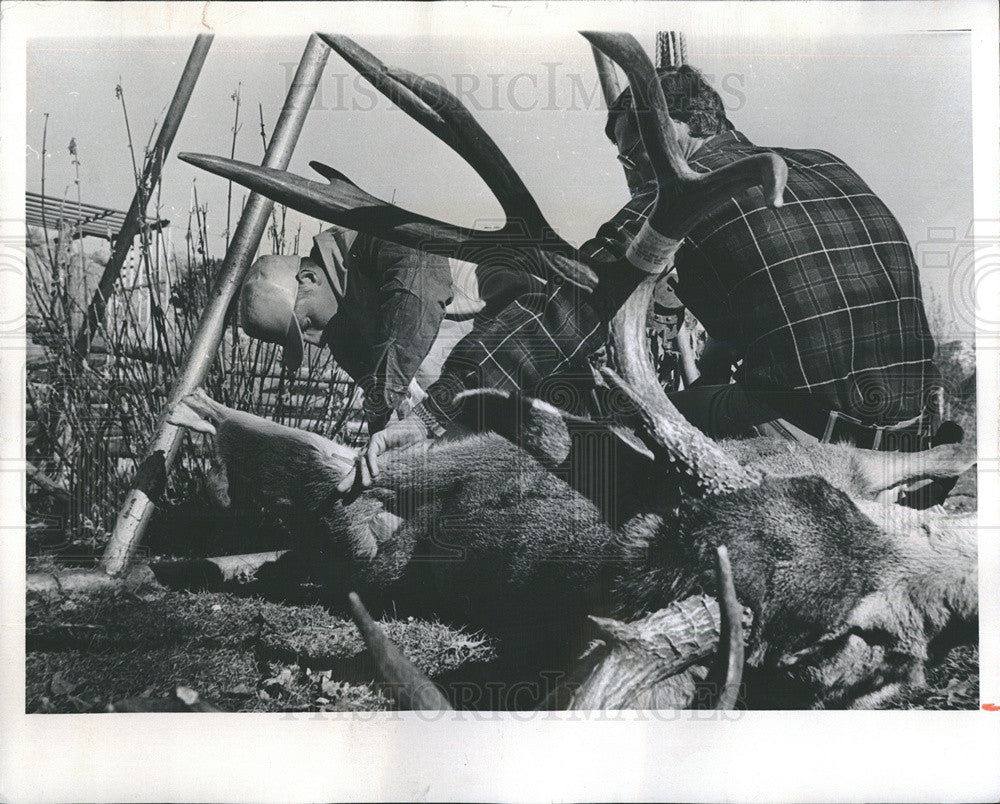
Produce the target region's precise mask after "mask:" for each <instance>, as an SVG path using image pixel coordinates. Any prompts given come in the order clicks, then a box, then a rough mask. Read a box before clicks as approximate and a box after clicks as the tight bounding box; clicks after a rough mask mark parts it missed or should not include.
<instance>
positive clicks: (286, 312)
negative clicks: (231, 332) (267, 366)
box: [239, 255, 303, 371]
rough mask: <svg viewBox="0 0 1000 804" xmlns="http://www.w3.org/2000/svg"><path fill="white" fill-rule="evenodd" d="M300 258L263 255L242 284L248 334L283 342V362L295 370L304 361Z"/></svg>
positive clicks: (242, 313) (243, 322)
mask: <svg viewBox="0 0 1000 804" xmlns="http://www.w3.org/2000/svg"><path fill="white" fill-rule="evenodd" d="M298 272H299V258H298V257H296V256H292V255H272V256H267V257H261V258H260V259H258V260H257V261H256V262H255V263H254V264H253V265H251V266H250V270H249V271H248V272H247V277H246V279H244V280H243V287H242V288H240V304H239V321H240V326H241V327H242V328H243V331H244V332H246V334H247V335H250V336H251V337H254V338H260V339H261V340H262V341H267V342H269V343H277V344H279V345H280V346H281V362H282V363H283V364H284V365H285V366H287V367H288V368H290V369H292V370H293V371H294V370H295V369H297V368H298V367H299V366H300V365H302V349H303V347H302V330H301V329H300V328H299V321H298V319H297V318H296V317H295V297H296V295H297V294H298V290H299V283H298V280H297V279H296V275H297V274H298Z"/></svg>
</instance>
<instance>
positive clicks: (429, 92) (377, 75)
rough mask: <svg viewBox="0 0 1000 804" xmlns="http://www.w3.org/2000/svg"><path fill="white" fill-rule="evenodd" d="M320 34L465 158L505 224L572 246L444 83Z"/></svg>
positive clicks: (545, 242) (546, 244)
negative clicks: (389, 64)
mask: <svg viewBox="0 0 1000 804" xmlns="http://www.w3.org/2000/svg"><path fill="white" fill-rule="evenodd" d="M319 36H320V38H321V39H323V41H324V42H326V43H327V44H328V45H330V47H331V48H333V50H335V51H336V52H337V53H339V54H340V55H341V56H343V58H344V59H345V60H346V61H347V62H348V63H349V64H350V65H351V66H352V67H354V69H356V70H357V71H358V73H359V74H360V75H361V76H362V77H363V78H364V79H365V80H367V81H368V82H369V83H370V84H371V85H372V86H373V87H375V89H377V90H378V91H379V92H381V93H382V94H383V95H384V96H385V97H387V98H388V99H389V100H390V101H392V102H393V103H394V104H396V105H397V106H398V107H399V108H400V109H402V110H403V111H404V112H406V113H407V114H408V115H409V116H410V117H412V118H413V119H414V120H416V121H417V122H418V123H420V125H422V126H423V127H424V128H426V129H427V130H428V131H430V132H431V133H432V134H433V135H434V136H435V137H437V138H438V139H440V140H441V141H442V142H444V143H445V144H446V145H447V146H448V147H449V148H451V149H452V150H453V151H455V153H457V154H458V155H459V156H461V157H462V159H464V160H465V161H466V162H468V164H469V165H470V166H471V167H472V168H473V169H474V170H475V171H476V173H478V174H479V176H480V177H481V178H482V179H483V181H485V182H486V185H487V186H488V187H489V188H490V190H491V191H492V192H493V194H494V195H495V196H496V198H497V200H498V201H499V202H500V206H501V207H502V208H503V211H504V213H505V215H506V216H507V223H506V225H505V226H504V227H503V230H507V229H512V230H516V231H517V233H518V234H522V233H523V234H525V235H527V236H529V237H532V238H534V237H540V238H541V240H540V242H539V245H540V246H542V247H543V248H546V249H548V250H556V251H561V252H567V251H572V247H571V246H570V245H569V244H568V243H566V242H565V241H564V240H562V239H561V238H558V237H556V236H555V235H554V233H553V232H552V227H551V226H549V224H548V222H547V221H546V220H545V216H544V215H543V214H542V211H541V209H540V208H539V206H538V204H537V202H536V201H535V199H534V197H533V196H532V195H531V193H530V192H529V191H528V188H527V187H526V186H525V184H524V181H523V180H522V179H521V177H520V176H519V175H518V173H517V171H516V170H514V167H513V165H511V164H510V161H509V160H508V159H507V157H506V156H505V155H504V153H503V151H501V150H500V148H499V147H498V146H497V144H496V143H495V142H494V141H493V139H492V138H491V137H490V136H489V134H487V133H486V131H484V130H483V127H482V126H481V125H480V124H479V123H478V122H477V120H476V119H475V117H473V116H472V114H471V113H470V112H469V110H468V109H467V108H466V107H465V106H464V105H463V104H462V102H461V101H460V100H459V99H458V98H457V97H456V96H455V95H453V94H452V93H451V92H449V91H448V89H447V88H445V87H444V86H442V85H441V84H438V83H437V82H434V81H430V80H428V79H426V78H424V77H422V76H419V75H416V74H415V73H412V72H410V71H409V70H404V69H402V68H398V67H387V66H386V65H385V64H383V63H382V62H381V61H380V60H379V59H378V58H377V57H375V56H374V55H372V54H371V53H369V52H368V51H367V50H365V49H364V48H363V47H361V46H360V45H359V44H357V43H356V42H354V41H353V40H351V39H349V38H348V37H346V36H340V35H335V34H320V35H319ZM503 230H501V231H503Z"/></svg>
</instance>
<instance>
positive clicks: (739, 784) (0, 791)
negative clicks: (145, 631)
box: [0, 0, 1000, 801]
mask: <svg viewBox="0 0 1000 804" xmlns="http://www.w3.org/2000/svg"><path fill="white" fill-rule="evenodd" d="M279 9H280V10H279ZM668 11H669V14H670V16H671V20H672V26H673V27H677V28H680V29H684V30H690V31H691V32H692V33H696V32H698V31H702V30H704V31H713V30H716V29H717V27H718V22H717V21H718V20H719V19H724V20H725V26H726V27H727V28H730V27H733V28H737V29H739V30H741V31H746V32H747V33H748V34H752V33H753V32H754V31H766V32H768V33H774V32H776V31H779V30H787V31H789V32H791V33H794V34H797V35H808V34H809V32H812V31H822V32H823V34H826V35H829V34H837V33H841V32H842V33H844V34H845V35H847V34H851V33H853V32H858V31H866V32H867V31H878V32H883V33H888V32H894V31H898V32H912V31H917V30H927V29H944V28H950V29H956V28H957V29H965V28H968V29H972V31H973V58H974V70H973V76H974V97H975V99H976V106H975V113H974V132H975V134H974V136H975V142H974V158H975V168H976V178H975V215H976V218H977V220H982V221H997V220H998V219H1000V209H998V199H997V175H998V167H1000V162H998V153H997V137H996V132H997V122H998V119H1000V118H998V85H997V63H998V50H997V10H996V6H995V4H994V3H993V2H991V0H983V1H982V2H975V3H950V4H942V3H936V2H933V3H931V2H928V3H914V2H893V3H836V4H831V3H824V2H815V3H813V2H810V3H790V2H785V3H759V4H758V3H745V4H740V3H722V2H720V3H709V4H705V5H699V4H694V3H671V4H664V3H658V4H650V5H645V4H641V3H633V2H623V3H618V4H609V3H588V4H578V3H544V4H542V3H537V4H528V5H525V4H519V3H504V4H485V3H484V4H478V3H471V4H460V3H454V4H420V5H406V4H399V3H384V4H378V5H376V6H370V5H364V4H326V5H322V6H318V5H315V4H313V5H309V4H295V5H293V4H282V5H281V6H280V7H273V8H268V7H264V6H262V5H254V4H249V3H183V4H182V3H158V4H141V3H122V4H92V3H49V4H37V3H24V4H15V3H11V2H6V3H4V4H3V6H2V15H3V25H2V30H0V35H2V49H0V59H2V64H0V77H2V83H0V104H2V109H3V114H2V121H3V128H2V132H0V134H2V136H0V176H2V177H3V179H2V181H0V202H2V214H0V300H2V310H3V315H2V316H0V321H2V322H3V326H4V329H3V330H0V346H2V349H3V352H2V355H3V357H2V360H0V382H2V385H0V388H2V390H3V394H2V395H0V425H2V430H0V436H2V437H0V450H2V452H0V470H2V471H0V500H2V511H0V515H2V520H0V536H2V537H0V566H2V567H3V569H4V571H3V572H2V574H0V604H2V609H0V613H2V626H0V682H2V684H0V690H2V692H3V696H2V700H0V716H2V723H3V728H2V729H0V800H3V801H43V800H44V801H50V800H51V801H80V800H122V801H124V800H174V801H196V800H200V801H222V800H227V801H228V800H269V801H270V800H274V801H280V800H347V799H359V800H388V799H409V800H413V799H430V800H439V799H462V798H466V799H468V798H475V799H479V800H496V801H528V800H603V799H619V800H622V799H624V800H664V799H676V800H699V801H700V800H718V799H736V800H752V799H760V800H768V801H797V800H815V801H840V800H861V799H865V800H871V801H892V800H896V801H898V800H928V801H930V800H938V801H941V800H966V801H969V800H984V801H985V800H996V799H998V798H1000V775H998V773H997V766H998V763H997V757H998V756H1000V713H989V712H983V711H980V712H968V713H959V712H949V713H912V712H836V713H834V712H831V713H781V714H777V713H775V714H771V713H759V712H758V713H747V714H743V715H741V716H738V718H737V719H736V720H735V721H732V722H719V721H717V720H707V721H706V720H703V719H701V718H703V717H705V715H702V716H697V715H685V717H684V719H680V720H670V719H664V718H663V717H662V716H661V717H653V716H652V715H651V714H645V715H644V714H643V713H634V714H611V713H609V714H607V715H604V716H602V717H598V716H595V717H593V718H590V719H589V720H588V721H587V722H584V720H583V718H581V716H579V715H577V716H573V715H566V714H558V715H545V716H542V715H537V716H533V717H531V718H530V719H527V720H526V719H525V718H523V717H521V718H519V717H518V716H517V715H513V714H508V715H505V716H502V717H501V716H497V715H484V716H480V717H476V716H474V715H472V714H470V713H465V714H458V715H455V716H447V717H444V716H442V719H441V720H438V721H437V722H433V723H428V722H425V720H422V719H421V718H419V717H418V716H417V715H415V714H406V715H399V714H395V715H394V714H380V715H378V716H370V717H364V716H354V717H350V718H346V717H345V718H334V716H332V715H325V716H319V715H315V716H313V715H309V716H301V717H297V718H295V717H290V716H253V715H218V716H213V717H205V716H186V715H170V716H165V715H160V716H149V715H118V716H107V717H101V716H54V715H49V716H37V715H36V716H25V715H24V696H23V689H24V641H23V623H24V600H23V598H24V585H23V581H24V576H23V567H24V560H23V559H24V553H23V551H24V542H23V532H22V531H23V517H24V509H23V501H24V487H23V477H22V475H21V472H22V470H23V463H21V456H22V455H23V451H22V450H23V417H22V413H21V411H22V405H23V390H22V389H23V382H24V360H23V305H24V287H23V267H22V269H21V272H20V273H18V270H17V259H21V260H23V256H22V257H20V258H19V257H18V256H17V255H18V254H20V253H21V252H20V251H19V249H20V248H21V247H20V245H19V243H23V233H24V227H23V189H24V172H25V164H24V153H25V150H24V145H25V140H24V137H25V111H24V86H25V41H26V39H27V38H28V37H31V36H38V35H48V36H52V35H66V36H89V35H101V36H107V35H145V34H150V33H155V34H157V35H178V34H185V35H186V34H194V33H197V32H201V31H206V30H217V31H225V32H227V33H235V32H239V33H240V34H247V35H252V34H260V35H274V34H276V33H279V32H280V33H284V34H287V33H298V34H301V35H302V36H303V37H304V36H305V35H306V34H308V33H309V32H311V31H312V30H313V29H315V28H317V27H318V28H321V29H322V28H327V29H339V30H345V31H351V32H353V33H356V34H362V33H364V32H366V31H377V30H379V29H381V28H382V27H383V26H384V24H385V20H387V19H390V18H391V19H393V20H394V23H393V24H394V26H398V27H399V28H401V29H402V28H406V27H407V26H414V27H420V28H424V29H427V28H428V27H429V26H432V25H433V26H434V27H435V28H437V29H440V30H442V31H444V30H449V31H456V30H457V31H462V30H477V31H479V32H482V31H484V30H496V31H497V34H496V35H497V36H498V37H499V36H503V37H516V36H518V35H519V34H522V33H523V34H536V33H537V32H538V31H539V30H540V29H542V28H543V27H547V26H551V27H561V28H566V29H580V28H605V29H619V30H620V29H627V28H629V27H630V24H631V23H634V22H635V21H636V20H638V19H641V18H642V17H644V16H646V15H650V14H653V13H655V14H656V15H657V16H658V18H662V17H663V16H664V15H665V14H666V13H667V12H668ZM709 12H710V13H709ZM674 20H676V21H675V22H674ZM928 113H933V112H932V110H928ZM887 156H888V154H887ZM913 169H915V170H916V169H919V167H918V166H915V167H914V168H913ZM11 268H13V270H11ZM979 268H982V266H977V270H978V269H979ZM977 278H978V279H979V280H980V281H979V292H980V293H981V294H988V295H981V296H980V303H981V304H983V305H984V306H985V305H989V306H991V307H992V306H994V305H996V303H997V299H996V296H995V293H996V289H997V288H996V279H995V278H994V277H992V276H991V275H988V273H986V272H982V273H980V274H979V275H977ZM12 321H13V322H15V325H12V324H11V323H10V322H12ZM17 322H20V324H19V326H20V330H17V329H16V325H17ZM12 326H13V328H12ZM991 341H992V342H991ZM998 343H1000V338H997V339H991V338H986V339H985V340H984V339H981V340H980V343H979V344H978V346H979V363H978V371H979V375H978V376H979V399H980V424H979V444H980V450H981V462H980V506H981V507H980V517H981V528H982V530H981V533H982V534H983V538H982V539H981V552H980V564H981V568H982V572H981V575H982V578H983V584H982V586H983V592H982V623H983V625H982V642H981V645H982V665H983V666H982V696H983V700H984V701H986V702H991V701H992V702H996V703H1000V627H998V624H1000V612H998V605H1000V596H998V595H997V594H996V591H997V586H996V580H997V578H998V577H1000V540H998V539H997V538H996V534H997V533H998V532H1000V530H998V528H1000V488H998V485H997V474H996V467H997V438H998V429H997V418H996V414H997V410H996V402H995V400H998V399H1000V384H998V382H1000V371H998V366H997V356H998V354H1000V352H998V350H997V346H998ZM453 718H457V721H456V722H453Z"/></svg>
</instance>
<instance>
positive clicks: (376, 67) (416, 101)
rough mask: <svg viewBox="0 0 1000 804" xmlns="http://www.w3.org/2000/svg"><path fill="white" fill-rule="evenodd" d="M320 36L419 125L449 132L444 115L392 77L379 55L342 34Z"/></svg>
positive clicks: (441, 132)
mask: <svg viewBox="0 0 1000 804" xmlns="http://www.w3.org/2000/svg"><path fill="white" fill-rule="evenodd" d="M318 36H319V38H320V39H322V40H323V41H324V42H326V43H327V44H328V45H329V46H330V48H331V49H332V50H334V51H336V52H337V53H339V54H340V56H341V57H342V58H343V59H344V61H346V62H347V63H348V64H350V65H351V66H352V67H353V68H354V69H355V70H357V71H358V73H359V74H360V75H361V77H362V78H364V79H365V80H366V81H368V83H370V84H371V85H372V86H373V87H375V89H377V90H378V91H379V92H381V93H382V94H383V95H385V97H387V98H388V99H389V100H390V101H392V102H393V103H394V104H396V106H398V107H399V108H400V109H402V110H403V111H404V112H406V113H407V114H408V115H409V116H410V117H412V118H413V119H414V120H416V121H417V122H418V123H420V125H422V126H424V127H425V128H426V129H428V130H429V131H430V132H431V133H433V134H434V135H435V136H438V137H442V139H443V138H444V136H446V135H447V126H446V124H445V121H444V120H443V119H442V118H441V116H440V115H439V114H438V113H437V112H435V111H434V109H432V108H431V107H430V106H428V105H427V104H426V103H424V102H423V100H421V99H420V98H419V97H417V96H416V95H415V94H414V93H413V92H411V91H410V90H409V89H408V88H407V87H406V86H405V85H404V84H402V83H401V82H400V81H398V80H397V79H396V78H395V77H394V76H392V75H391V74H390V69H389V68H388V67H387V66H386V65H385V64H383V63H382V61H381V60H380V59H379V58H378V57H377V56H375V55H374V54H372V53H370V52H369V51H367V50H365V49H364V48H363V47H361V45H359V44H358V43H357V42H355V41H354V40H353V39H349V38H348V37H346V36H341V35H340V34H318Z"/></svg>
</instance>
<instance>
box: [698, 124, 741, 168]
mask: <svg viewBox="0 0 1000 804" xmlns="http://www.w3.org/2000/svg"><path fill="white" fill-rule="evenodd" d="M747 146H750V147H753V143H752V142H750V140H748V139H747V138H746V137H745V136H744V135H743V134H742V133H741V132H739V131H737V130H736V129H735V128H732V129H729V130H727V131H720V132H719V133H718V134H716V135H715V136H713V137H709V138H708V139H707V140H706V141H705V142H704V144H703V145H702V146H701V147H700V148H699V149H698V150H697V151H695V152H694V153H693V154H691V156H690V157H688V161H689V162H693V161H694V160H695V159H701V158H702V157H703V156H706V155H707V154H710V153H711V152H712V151H718V150H720V149H726V148H740V147H743V148H745V147H747Z"/></svg>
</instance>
